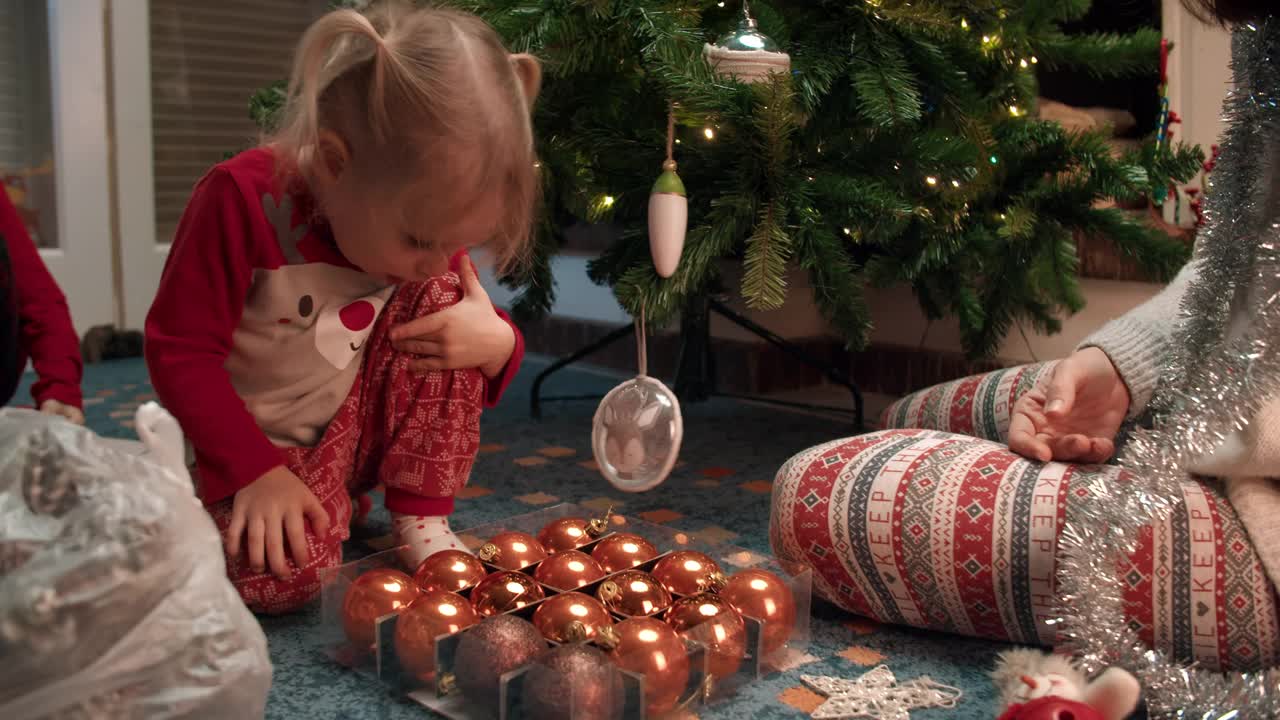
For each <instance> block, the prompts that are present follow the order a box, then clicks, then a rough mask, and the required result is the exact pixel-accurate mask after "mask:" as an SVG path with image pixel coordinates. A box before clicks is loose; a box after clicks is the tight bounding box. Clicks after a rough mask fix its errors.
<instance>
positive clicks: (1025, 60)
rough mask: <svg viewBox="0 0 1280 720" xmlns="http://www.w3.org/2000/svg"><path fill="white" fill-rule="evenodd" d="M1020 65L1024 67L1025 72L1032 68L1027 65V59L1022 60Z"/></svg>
mask: <svg viewBox="0 0 1280 720" xmlns="http://www.w3.org/2000/svg"><path fill="white" fill-rule="evenodd" d="M1018 65H1020V66H1022V69H1023V70H1026V69H1027V68H1028V67H1030V65H1028V64H1027V59H1026V58H1022V60H1021V62H1019V63H1018Z"/></svg>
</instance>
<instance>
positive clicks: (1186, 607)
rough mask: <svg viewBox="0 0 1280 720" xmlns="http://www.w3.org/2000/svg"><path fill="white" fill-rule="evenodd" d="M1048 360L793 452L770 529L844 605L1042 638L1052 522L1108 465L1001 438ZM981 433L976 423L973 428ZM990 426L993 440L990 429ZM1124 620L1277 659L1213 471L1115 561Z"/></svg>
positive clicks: (909, 402)
mask: <svg viewBox="0 0 1280 720" xmlns="http://www.w3.org/2000/svg"><path fill="white" fill-rule="evenodd" d="M1050 369H1051V368H1050V366H1030V367H1024V368H1016V369H1011V370H1004V371H999V372H996V373H992V374H989V375H985V376H982V377H979V378H971V379H967V380H961V381H957V382H954V383H949V384H947V385H943V386H939V387H936V388H931V389H929V390H925V391H923V392H921V393H918V394H916V395H913V396H911V397H908V398H905V399H903V400H902V401H900V402H899V403H897V404H895V405H894V406H893V407H891V408H889V410H888V411H886V413H885V416H884V419H885V424H886V426H890V427H893V426H898V427H916V428H928V429H914V430H907V429H903V430H886V431H881V432H877V433H871V434H869V435H862V436H858V437H854V438H849V439H846V440H839V441H836V442H832V443H827V444H825V445H820V446H818V447H815V448H811V449H809V450H806V451H805V452H802V453H800V454H799V455H797V456H795V457H794V458H792V459H791V460H790V461H788V462H787V464H786V465H784V466H783V468H782V469H781V470H780V471H779V473H778V478H777V481H776V482H775V484H774V497H773V511H772V522H771V527H770V537H771V541H772V544H773V549H774V552H775V553H776V554H777V555H778V557H779V558H780V559H782V560H783V561H784V562H786V563H788V564H793V565H803V566H807V567H810V568H812V569H813V573H814V589H815V591H816V592H817V593H818V594H820V595H821V596H823V597H824V598H826V599H827V600H829V601H831V602H833V603H835V604H836V605H838V606H840V607H841V608H844V609H846V610H848V611H850V612H854V613H857V614H859V615H864V616H868V617H872V618H875V619H877V620H880V621H883V622H887V623H895V624H903V625H911V626H914V627H920V628H926V629H933V630H941V631H944V632H953V633H958V634H962V635H970V636H976V637H984V638H991V639H996V640H1007V641H1012V642H1018V643H1025V644H1034V645H1045V646H1051V645H1053V644H1054V641H1055V638H1054V634H1053V630H1052V628H1051V627H1050V626H1049V625H1047V624H1046V623H1045V622H1044V621H1045V620H1046V619H1048V618H1050V617H1052V616H1053V613H1054V610H1055V602H1056V597H1057V588H1058V583H1057V575H1056V558H1057V549H1058V535H1059V533H1060V532H1061V530H1062V527H1063V523H1064V519H1065V517H1066V514H1067V511H1068V508H1070V507H1072V506H1073V505H1075V504H1076V503H1087V502H1091V498H1090V496H1089V493H1088V491H1087V489H1086V488H1087V486H1088V483H1089V481H1090V480H1092V479H1095V478H1097V477H1098V476H1099V475H1102V476H1109V477H1113V478H1115V479H1116V481H1118V482H1119V481H1123V479H1122V475H1123V471H1121V470H1120V469H1119V468H1118V467H1114V466H1078V465H1067V464H1062V463H1049V464H1044V465H1042V464H1040V463H1035V462H1030V461H1028V460H1026V459H1024V458H1022V457H1021V456H1019V455H1017V454H1015V453H1013V452H1011V451H1010V450H1009V449H1008V447H1007V446H1006V445H1005V444H1004V443H1003V439H1004V437H1005V436H1006V434H1007V432H1008V424H1009V410H1010V408H1011V407H1012V405H1013V401H1014V400H1015V399H1016V398H1017V397H1018V395H1019V394H1021V393H1022V392H1024V391H1026V390H1027V389H1029V388H1030V387H1033V386H1034V385H1035V383H1036V382H1037V381H1038V380H1039V379H1040V378H1041V377H1043V376H1045V375H1047V373H1048V372H1049V371H1050ZM975 435H976V436H979V437H975ZM983 438H992V439H993V440H994V441H993V440H988V439H983ZM1119 572H1120V573H1122V575H1121V577H1122V578H1123V581H1124V588H1125V598H1126V612H1127V615H1128V620H1129V623H1130V625H1131V626H1132V627H1133V628H1134V629H1135V630H1136V631H1137V632H1138V633H1139V634H1140V635H1141V637H1142V638H1143V639H1144V640H1145V641H1146V642H1147V643H1148V644H1149V645H1151V646H1152V647H1156V648H1159V649H1161V650H1163V651H1165V652H1167V653H1169V654H1171V655H1172V656H1173V657H1176V658H1178V659H1180V660H1184V661H1191V660H1195V661H1198V662H1199V663H1201V664H1202V665H1203V666H1204V667H1207V668H1214V669H1236V670H1254V669H1258V668H1263V667H1270V666H1274V665H1275V664H1276V663H1277V660H1278V658H1280V626H1278V622H1280V621H1278V618H1277V594H1276V588H1275V587H1274V586H1273V585H1272V584H1271V583H1270V581H1269V580H1268V578H1267V576H1266V573H1265V571H1264V570H1263V567H1262V564H1261V562H1260V560H1259V558H1258V555H1257V553H1256V552H1255V550H1254V548H1253V545H1252V543H1251V542H1250V540H1249V537H1248V535H1247V534H1246V532H1245V528H1244V526H1243V525H1242V524H1241V522H1240V520H1239V518H1238V517H1237V516H1236V514H1235V511H1234V510H1233V509H1232V508H1231V506H1230V505H1229V504H1228V502H1227V500H1226V498H1225V497H1224V496H1223V494H1222V492H1221V491H1220V488H1219V487H1218V485H1217V484H1216V483H1214V482H1211V481H1203V480H1198V479H1194V478H1188V479H1187V480H1186V481H1185V482H1184V483H1183V485H1182V507H1181V509H1180V511H1179V512H1176V513H1175V514H1174V515H1173V516H1171V517H1170V518H1168V519H1166V520H1164V521H1162V522H1159V523H1156V524H1153V525H1152V526H1151V527H1149V528H1147V529H1146V530H1145V531H1144V532H1143V533H1142V537H1141V542H1140V544H1139V546H1138V547H1137V549H1136V551H1135V552H1134V553H1133V554H1132V555H1131V556H1130V557H1129V558H1128V559H1127V561H1126V562H1123V563H1122V566H1121V567H1120V568H1119Z"/></svg>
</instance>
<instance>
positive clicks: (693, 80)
mask: <svg viewBox="0 0 1280 720" xmlns="http://www.w3.org/2000/svg"><path fill="white" fill-rule="evenodd" d="M454 4H457V5H461V6H462V7H464V8H466V9H468V10H471V11H473V12H476V13H478V14H480V15H481V16H483V17H484V18H486V19H487V20H488V21H489V22H490V23H492V24H493V25H494V27H496V28H497V29H498V31H499V32H500V33H501V34H502V35H503V37H504V38H505V39H506V40H507V42H508V45H509V47H510V48H511V49H512V50H513V51H519V52H531V53H534V54H535V55H537V56H538V57H539V58H540V59H541V60H542V61H543V62H544V67H545V79H544V85H543V92H542V94H541V96H540V98H539V100H538V104H537V108H536V117H535V120H536V129H537V136H538V142H539V155H540V157H541V160H542V162H541V171H542V173H543V181H544V187H545V212H544V214H543V220H542V222H541V226H540V228H539V232H538V234H537V241H536V247H535V249H534V253H533V259H532V262H531V263H530V264H529V265H528V266H527V267H525V268H522V269H520V270H518V271H517V272H515V273H514V274H512V275H511V276H508V277H505V278H503V281H504V283H506V284H507V285H508V286H510V287H512V288H515V289H518V290H519V291H520V293H519V295H518V296H517V302H516V304H515V307H514V310H515V312H516V313H517V316H518V317H526V318H527V317H531V316H537V315H540V314H542V313H545V312H547V311H548V309H549V308H550V307H551V305H552V303H553V301H554V279H553V277H552V272H551V258H552V256H553V255H554V254H555V253H556V252H557V251H558V248H559V247H560V244H561V241H562V239H563V233H564V231H565V230H566V229H567V228H568V227H570V226H571V225H573V224H574V223H575V222H577V221H579V220H584V219H585V220H588V221H611V222H612V223H615V224H616V225H617V226H619V227H620V228H621V234H620V237H619V239H618V241H617V242H615V243H614V244H613V245H612V247H610V248H608V249H607V250H606V251H605V252H603V253H602V254H601V255H600V257H598V258H597V259H595V260H594V261H593V262H592V263H591V265H590V268H589V272H590V275H591V278H592V280H594V281H595V282H597V283H604V284H608V285H609V286H611V287H612V288H613V289H614V292H615V294H616V296H617V298H618V300H619V302H620V303H621V304H622V305H623V306H624V307H625V308H627V309H628V310H629V311H630V312H631V313H632V314H635V315H638V314H639V313H640V311H641V309H642V308H643V311H644V313H645V315H646V317H647V318H648V320H649V322H650V324H651V325H660V324H663V323H667V322H669V321H671V320H672V319H674V318H675V317H676V316H678V314H679V313H680V311H681V309H682V308H683V307H684V306H685V304H686V303H687V302H689V301H690V300H691V299H693V298H696V297H698V296H699V295H701V294H706V293H719V292H722V291H732V290H733V289H732V288H723V287H722V283H721V278H720V268H721V266H722V262H721V261H722V259H726V258H727V259H729V260H731V261H738V262H740V263H741V265H742V273H741V275H742V279H741V284H740V287H738V288H737V289H736V291H737V292H740V293H741V295H742V297H743V298H744V299H745V301H746V304H747V305H748V306H749V307H752V308H755V309H764V310H768V309H773V308H777V307H779V306H781V305H782V304H783V302H784V300H785V299H786V297H787V292H788V288H787V285H786V280H785V277H786V271H787V268H788V266H791V265H794V266H798V267H800V268H803V269H804V270H806V271H807V272H808V273H809V274H810V275H811V278H812V283H811V284H812V286H813V288H814V301H815V303H816V305H817V307H818V308H819V309H820V310H821V311H822V313H823V315H824V316H825V318H826V319H827V320H828V321H829V323H830V325H831V327H832V329H833V332H835V333H836V334H838V335H839V336H840V337H842V338H843V339H844V340H845V341H846V342H847V344H848V345H849V346H850V347H851V348H858V347H861V346H862V345H863V344H864V343H865V342H866V338H867V336H868V332H869V320H868V313H867V307H866V301H865V299H864V292H865V290H866V288H867V287H868V286H871V285H875V286H888V285H895V284H907V285H909V286H910V287H911V288H912V289H913V291H914V294H915V297H916V298H917V299H918V300H919V303H920V305H921V307H922V308H923V310H924V312H925V313H926V315H927V316H928V317H929V318H931V319H937V318H942V317H944V316H947V315H954V316H956V317H958V319H959V323H960V327H961V329H962V334H963V341H964V346H965V350H966V352H968V353H969V354H970V355H971V356H975V357H976V356H986V355H989V354H991V353H993V352H994V350H995V348H996V347H997V346H998V345H999V343H1000V341H1001V340H1002V339H1003V338H1004V336H1005V334H1006V333H1007V332H1008V331H1009V330H1010V328H1011V327H1012V325H1013V323H1014V322H1015V321H1018V320H1022V321H1025V322H1026V323H1028V324H1029V325H1031V326H1032V327H1034V328H1036V329H1037V330H1039V331H1041V332H1045V333H1052V332H1056V331H1057V330H1058V329H1059V328H1060V318H1061V317H1062V316H1063V315H1064V314H1065V313H1071V312H1075V311H1078V310H1079V309H1080V308H1081V307H1083V305H1084V298H1083V297H1082V296H1081V292H1080V289H1079V286H1078V282H1077V279H1078V278H1077V265H1078V258H1077V246H1076V242H1075V236H1074V233H1076V232H1085V233H1093V234H1099V235H1102V236H1105V237H1107V238H1109V239H1110V240H1111V242H1112V243H1114V245H1115V247H1116V248H1117V249H1118V251H1119V252H1120V253H1122V254H1123V255H1125V256H1128V257H1131V258H1133V259H1134V260H1136V261H1137V263H1138V264H1139V265H1140V266H1142V267H1144V268H1146V269H1147V270H1148V271H1149V272H1150V273H1151V274H1152V275H1154V276H1155V277H1157V278H1161V279H1164V278H1168V277H1170V276H1171V275H1172V274H1173V273H1174V272H1176V270H1177V269H1178V268H1179V267H1180V266H1181V265H1182V264H1183V263H1184V262H1185V260H1186V258H1187V255H1188V249H1187V247H1186V245H1185V244H1184V243H1182V242H1179V241H1177V240H1173V239H1170V238H1169V237H1168V236H1167V235H1166V234H1165V233H1163V232H1162V231H1159V230H1156V229H1154V228H1152V227H1150V226H1148V225H1146V224H1144V223H1143V222H1141V221H1140V220H1138V219H1135V218H1133V217H1131V216H1130V215H1128V214H1126V213H1125V212H1124V211H1122V210H1119V209H1116V208H1102V207H1098V205H1099V204H1100V203H1101V201H1105V200H1112V199H1114V200H1133V199H1137V198H1142V197H1145V196H1149V195H1150V194H1151V193H1152V192H1153V191H1154V190H1157V189H1160V190H1163V189H1164V188H1166V187H1168V186H1169V185H1170V184H1172V183H1175V182H1180V181H1184V180H1185V179H1187V178H1190V177H1191V176H1193V175H1194V174H1195V173H1196V172H1197V171H1198V170H1199V168H1200V164H1201V162H1202V160H1203V156H1202V154H1201V153H1200V151H1199V150H1198V149H1196V148H1191V147H1186V146H1183V145H1177V146H1170V145H1169V144H1163V143H1162V144H1161V145H1160V146H1158V147H1157V146H1156V141H1155V140H1154V138H1153V139H1151V140H1150V141H1148V142H1147V143H1146V144H1144V145H1143V146H1142V147H1141V148H1138V149H1136V150H1133V151H1131V152H1130V153H1128V154H1126V155H1124V156H1121V157H1115V156H1114V154H1113V152H1112V150H1111V148H1110V147H1109V145H1108V143H1107V142H1106V139H1105V138H1103V137H1102V136H1101V135H1098V134H1073V133H1069V132H1067V131H1065V130H1064V129H1063V128H1062V127H1060V126H1059V125H1057V124H1055V123H1051V122H1043V121H1040V120H1038V119H1036V117H1035V113H1034V110H1035V107H1034V104H1035V101H1036V96H1037V85H1036V71H1037V69H1038V68H1041V67H1046V68H1070V69H1073V70H1075V71H1077V72H1080V73H1089V74H1092V75H1094V76H1098V77H1109V76H1141V75H1147V76H1151V77H1152V81H1153V83H1154V82H1155V75H1156V67H1157V61H1158V58H1159V53H1160V51H1159V46H1160V38H1159V34H1158V33H1157V32H1156V31H1155V30H1144V31H1141V32H1137V33H1134V34H1130V35H1116V34H1099V35H1083V36H1081V35H1073V36H1068V35H1066V34H1065V33H1064V32H1063V30H1062V26H1063V24H1064V23H1067V22H1069V21H1071V20H1073V19H1077V18H1080V17H1082V16H1083V15H1084V14H1085V13H1086V12H1087V11H1088V9H1089V5H1090V3H1089V2H1088V0H1018V1H1013V0H1009V1H1005V0H977V1H965V2H961V1H959V0H911V1H906V0H865V2H851V1H849V0H842V1H840V2H836V1H834V0H768V1H765V0H756V1H753V2H751V3H750V8H749V11H750V15H751V16H752V17H753V18H754V21H753V22H755V23H758V31H752V29H751V28H746V27H743V18H744V9H746V8H744V6H743V5H744V3H743V2H742V0H727V1H726V2H717V1H716V0H488V1H486V2H475V1H473V2H466V3H454ZM753 32H754V33H755V34H754V35H753V34H752V33H753ZM744 33H745V34H746V35H750V37H746V38H745V41H746V45H745V46H744V47H745V49H761V50H768V49H770V45H769V43H770V42H772V43H774V44H776V46H777V48H778V49H780V50H781V51H785V53H786V54H787V55H789V65H788V67H787V68H786V70H785V71H784V72H775V73H771V74H768V75H767V76H762V77H760V78H756V80H755V81H753V82H747V81H745V80H744V79H743V78H742V77H740V76H733V75H727V74H725V73H724V72H723V70H724V68H720V72H718V71H717V69H716V68H715V67H713V65H712V63H711V62H709V60H708V55H707V52H706V51H707V50H708V43H710V44H712V46H713V47H712V48H711V49H712V50H717V49H723V48H726V47H730V48H731V47H732V45H733V43H735V42H737V43H742V42H743V41H744V37H743V34H744ZM735 34H736V35H737V37H734V36H735ZM274 97H278V93H277V92H270V91H269V92H266V93H264V94H260V97H259V98H258V99H257V101H256V105H257V110H256V112H257V113H258V114H259V115H260V116H261V118H262V120H263V121H264V122H266V121H267V118H268V117H269V114H270V111H271V109H272V108H273V106H274V101H273V98H274ZM669 113H670V114H673V115H674V118H675V122H676V126H675V145H674V158H675V160H676V161H677V162H678V168H679V176H680V177H681V178H682V179H683V182H684V186H685V187H686V188H687V189H688V190H687V195H688V234H687V239H686V241H685V243H684V247H683V255H682V257H681V261H680V265H679V267H678V269H677V270H676V271H675V273H674V274H673V275H672V276H671V277H666V278H664V277H661V276H660V275H659V274H658V273H657V272H656V270H655V268H654V265H653V262H652V260H651V258H650V251H649V239H648V227H647V226H648V203H649V198H650V193H651V190H652V189H653V186H654V180H655V178H657V177H658V175H659V173H660V172H661V171H662V168H663V161H664V160H665V159H666V157H667V148H666V146H667V140H668V119H669Z"/></svg>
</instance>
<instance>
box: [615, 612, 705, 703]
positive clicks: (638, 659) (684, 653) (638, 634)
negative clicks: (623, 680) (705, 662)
mask: <svg viewBox="0 0 1280 720" xmlns="http://www.w3.org/2000/svg"><path fill="white" fill-rule="evenodd" d="M603 635H604V638H603V640H602V644H604V645H605V646H606V647H608V648H610V649H609V655H610V657H612V658H613V661H614V662H616V663H617V664H618V665H619V666H621V667H622V669H624V670H629V671H630V672H633V673H637V674H639V675H643V676H644V697H645V710H646V711H647V713H648V714H649V715H650V716H653V715H661V714H663V713H666V712H669V711H671V710H673V709H675V707H676V705H678V704H679V703H680V696H681V695H682V694H683V692H684V690H685V686H686V685H687V684H688V682H689V655H688V649H687V648H685V645H684V640H682V639H681V638H680V635H679V634H677V633H676V631H675V630H674V629H673V628H672V627H671V626H670V625H667V624H666V623H664V622H662V621H661V620H657V619H655V618H647V617H638V618H631V619H630V620H624V621H623V622H620V623H618V624H617V625H614V626H613V628H612V629H611V630H610V631H609V632H607V633H604V634H603Z"/></svg>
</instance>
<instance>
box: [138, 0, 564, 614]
mask: <svg viewBox="0 0 1280 720" xmlns="http://www.w3.org/2000/svg"><path fill="white" fill-rule="evenodd" d="M540 78H541V71H540V68H539V65H538V63H537V62H536V61H535V60H534V59H533V58H532V57H530V56H527V55H511V54H509V53H508V52H507V51H506V49H505V48H504V47H503V45H502V42H501V40H500V39H499V37H498V36H497V34H496V33H495V32H494V31H493V30H492V29H491V28H489V27H488V26H487V25H485V24H484V23H483V22H482V21H481V20H479V19H477V18H475V17H473V16H471V15H467V14H464V13H460V12H456V11H452V10H445V9H414V8H411V7H406V6H401V5H398V4H386V5H380V6H378V7H377V8H375V9H373V10H370V11H366V12H365V13H364V14H361V13H357V12H355V11H352V10H338V11H334V12H331V13H329V14H327V15H325V16H324V17H322V18H320V19H319V20H318V21H316V23H315V24H314V25H312V26H311V28H310V29H308V31H307V32H306V34H305V35H304V36H303V38H302V40H301V42H300V44H299V47H298V51H297V57H296V60H295V63H294V67H293V73H292V78H291V80H290V83H289V91H288V101H287V105H286V107H285V110H284V113H283V115H282V120H281V123H280V125H279V127H278V129H277V130H276V132H275V133H274V135H273V136H272V137H270V138H268V139H267V140H266V142H265V143H264V144H263V145H262V146H261V147H259V148H257V149H254V150H250V151H248V152H245V153H243V154H241V155H239V156H237V157H235V158H232V159H231V160H228V161H226V162H224V163H222V164H220V165H218V166H216V167H214V168H213V170H212V171H210V172H209V173H208V174H207V175H206V176H205V177H204V178H203V179H202V180H201V181H200V183H199V184H198V185H197V186H196V189H195V192H194V195H193V196H192V198H191V201H190V203H189V205H188V206H187V209H186V212H185V214H184V216H183V218H182V221H181V223H180V224H179V226H178V230H177V233H176V237H175V239H174V243H173V248H172V250H171V252H170V255H169V259H168V262H167V264H166V267H165V271H164V274H163V276H162V279H161V284H160V289H159V292H158V294H157V296H156V299H155V303H154V304H153V306H152V308H151V312H150V314H149V316H148V318H147V326H146V357H147V364H148V367H149V369H150V371H151V376H152V383H153V384H154V386H155V389H156V393H157V395H158V396H159V398H160V400H161V402H162V403H163V404H164V405H165V406H166V407H167V408H168V409H169V410H170V412H172V413H173V415H174V416H175V417H176V418H177V419H178V421H179V423H180V424H181V425H182V429H183V431H184V433H185V434H186V436H187V438H188V439H189V441H190V443H191V445H192V446H193V448H194V451H195V460H196V463H195V468H194V472H193V476H194V477H195V479H196V484H197V488H198V492H199V495H200V497H201V499H202V500H203V501H204V503H205V504H206V506H207V507H208V510H209V512H210V513H211V514H212V515H213V517H214V519H215V521H216V522H217V524H218V527H219V528H220V529H221V530H222V531H223V532H224V533H225V543H226V550H227V558H228V560H227V571H228V573H229V575H230V577H231V579H232V582H233V584H234V585H235V586H236V588H237V589H238V590H239V592H240V594H241V596H242V597H243V598H244V599H245V601H246V603H247V604H248V605H249V606H250V608H252V609H253V610H255V611H260V612H280V611H286V610H290V609H294V608H297V607H298V606H300V605H302V604H303V603H305V602H307V601H308V600H310V599H311V598H313V597H314V596H315V594H316V593H317V592H318V590H319V571H320V570H321V569H322V568H325V567H332V566H334V565H336V564H338V563H339V562H341V559H342V548H341V542H342V541H343V540H344V539H346V538H347V537H348V536H349V529H348V525H349V522H350V520H351V517H352V501H351V498H352V496H353V495H354V496H359V495H361V494H362V493H364V492H365V491H367V490H368V489H370V488H371V487H373V486H375V485H376V484H378V483H381V484H382V485H384V486H385V488H386V504H387V508H388V509H389V510H390V511H391V514H392V518H393V520H394V526H395V532H396V535H397V540H398V541H399V542H401V543H404V544H407V546H408V551H407V552H406V555H405V557H404V560H405V562H406V564H407V565H408V566H409V567H410V568H412V567H414V566H416V564H417V563H418V562H419V561H420V560H421V559H422V558H425V557H426V556H427V555H429V554H431V553H432V552H435V551H437V550H440V549H444V548H451V547H457V548H462V543H461V542H459V541H458V539H457V538H456V537H455V536H454V535H453V534H452V533H451V532H450V529H449V524H448V519H447V518H448V515H449V513H450V512H451V511H452V510H453V496H454V494H455V493H456V492H457V490H458V489H460V488H461V487H462V486H463V484H465V482H466V480H467V476H468V474H469V473H470V470H471V466H472V462H473V460H474V458H475V454H476V452H477V449H478V445H479V418H480V411H481V408H482V406H486V405H489V406H491V405H492V404H494V403H496V402H497V400H498V398H499V397H500V395H501V393H502V391H503V389H504V387H505V386H506V385H507V383H508V382H509V381H510V379H511V378H512V377H513V376H514V375H515V373H516V370H517V369H518V366H519V362H520V359H521V356H522V354H523V342H522V340H521V338H520V335H519V333H518V332H517V331H516V329H515V327H514V326H513V325H512V324H511V323H510V322H509V321H508V319H507V318H506V316H505V315H503V314H502V313H501V312H497V311H495V308H494V307H493V306H492V305H491V304H490V302H489V300H488V298H487V296H486V295H485V293H484V290H483V289H482V288H481V286H480V283H479V281H478V280H477V279H476V272H475V268H474V267H473V266H472V264H471V262H470V260H469V259H468V256H467V253H466V251H467V249H468V248H472V247H477V246H480V245H486V246H487V247H488V248H489V249H490V250H491V251H492V252H493V254H494V255H495V257H496V259H497V263H498V265H499V266H500V267H502V266H506V265H508V264H509V263H511V262H516V261H519V260H520V259H521V257H522V256H523V255H524V254H525V252H526V246H527V244H528V239H529V236H530V233H531V228H532V217H533V213H534V210H535V199H536V197H537V194H538V187H537V186H538V182H537V174H536V173H537V171H536V168H535V156H534V147H533V135H532V127H531V117H530V115H531V112H530V110H531V105H532V103H533V101H534V98H535V97H536V95H537V92H538V89H539V82H540ZM286 549H287V551H286ZM290 560H292V562H290Z"/></svg>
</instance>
